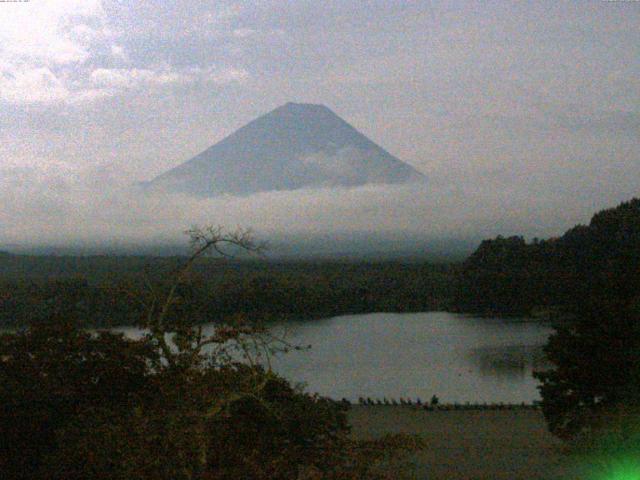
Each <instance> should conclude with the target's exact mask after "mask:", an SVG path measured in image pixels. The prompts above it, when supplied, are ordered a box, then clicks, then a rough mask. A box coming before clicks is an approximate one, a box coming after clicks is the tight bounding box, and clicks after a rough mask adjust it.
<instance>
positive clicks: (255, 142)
mask: <svg viewBox="0 0 640 480" xmlns="http://www.w3.org/2000/svg"><path fill="white" fill-rule="evenodd" d="M421 180H424V176H423V175H422V174H421V173H420V172H418V171H417V170H415V169H414V168H413V167H411V166H409V165H407V164H406V163H404V162H402V161H400V160H398V159H397V158H396V157H394V156H393V155H391V154H389V153H388V152H387V151H385V150H384V149H383V148H381V147H379V146H378V145H376V144H375V143H373V142H372V141H371V140H369V139H368V138H367V137H365V136H364V135H362V134H361V133H360V132H358V131H357V130H356V129H355V128H353V127H352V126H351V125H349V124H348V123H347V122H345V121H344V120H342V119H341V118H340V117H338V116H337V115H336V114H335V113H333V112H332V111H331V110H329V109H328V108H327V107H325V106H323V105H312V104H300V103H287V104H286V105H283V106H281V107H278V108H276V109H275V110H273V111H271V112H269V113H267V114H266V115H263V116H261V117H258V118H257V119H255V120H253V121H252V122H250V123H248V124H247V125H245V126H244V127H242V128H240V129H239V130H237V131H235V132H234V133H232V134H231V135H229V136H228V137H226V138H225V139H223V140H222V141H220V142H219V143H216V144H215V145H213V146H212V147H209V148H208V149H207V150H205V151H204V152H202V153H200V154H199V155H196V156H195V157H193V158H192V159H191V160H188V161H187V162H185V163H183V164H181V165H179V166H178V167H176V168H173V169H172V170H169V171H167V172H165V173H163V174H162V175H160V176H158V177H156V178H155V179H153V180H151V181H150V182H147V183H146V184H145V187H146V188H150V189H152V190H161V191H171V192H180V193H187V194H191V195H197V196H206V197H209V196H216V195H220V194H224V193H228V194H236V195H247V194H251V193H256V192H264V191H272V190H295V189H298V188H303V187H337V186H357V185H365V184H369V183H375V184H385V183H405V182H412V181H421Z"/></svg>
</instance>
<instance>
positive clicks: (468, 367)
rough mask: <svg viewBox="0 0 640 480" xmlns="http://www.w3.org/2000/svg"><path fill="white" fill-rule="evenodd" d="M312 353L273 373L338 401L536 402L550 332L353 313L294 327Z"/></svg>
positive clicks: (506, 324)
mask: <svg viewBox="0 0 640 480" xmlns="http://www.w3.org/2000/svg"><path fill="white" fill-rule="evenodd" d="M287 325H288V333H289V335H288V339H289V340H290V341H292V342H293V343H297V344H300V345H306V344H311V345H312V348H311V349H310V350H307V351H301V352H292V353H289V354H287V355H283V356H281V357H279V358H277V359H276V361H275V362H274V367H275V369H276V370H277V371H279V372H280V373H282V374H283V375H284V376H285V377H287V378H289V379H290V380H292V381H302V382H305V383H306V384H307V388H308V390H310V391H312V392H319V393H320V394H323V395H328V396H331V397H334V398H342V397H345V398H348V399H350V400H356V399H357V398H358V397H360V396H362V397H371V398H383V397H387V398H396V399H397V398H399V397H405V398H414V399H415V398H416V397H420V398H421V399H422V400H425V399H429V398H431V395H433V394H436V395H437V396H438V397H439V398H440V400H441V401H444V402H466V401H470V402H513V403H515V402H518V403H519V402H523V401H524V402H531V401H533V400H537V399H539V394H538V391H537V389H536V385H537V382H536V380H535V379H533V378H532V376H531V373H532V371H533V370H534V369H540V368H544V367H545V362H544V355H543V353H542V346H543V345H544V344H545V343H546V341H547V338H548V336H549V334H550V333H551V329H550V328H549V327H547V326H544V325H540V324H539V323H534V322H523V321H517V320H500V319H486V318H473V317H468V316H463V315H456V314H451V313H445V312H429V313H412V314H391V313H379V314H368V315H350V316H342V317H335V318H329V319H325V320H320V321H313V322H296V323H288V324H287Z"/></svg>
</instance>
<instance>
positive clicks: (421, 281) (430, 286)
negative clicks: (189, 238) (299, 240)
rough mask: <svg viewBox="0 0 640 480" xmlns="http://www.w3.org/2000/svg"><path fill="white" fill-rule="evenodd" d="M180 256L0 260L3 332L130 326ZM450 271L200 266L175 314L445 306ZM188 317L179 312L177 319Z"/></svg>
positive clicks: (333, 265)
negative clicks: (55, 317) (151, 287)
mask: <svg viewBox="0 0 640 480" xmlns="http://www.w3.org/2000/svg"><path fill="white" fill-rule="evenodd" d="M183 261H184V258H179V257H173V258H153V257H108V256H102V257H53V256H47V257H37V256H11V255H8V256H2V257H0V326H5V327H9V326H10V327H14V326H19V325H26V324H32V323H39V322H41V321H42V320H44V319H46V318H48V317H49V316H50V315H51V314H52V313H54V312H59V311H61V310H64V313H65V314H66V315H73V316H74V317H78V319H79V321H80V323H81V324H84V325H91V326H117V325H131V324H133V323H135V322H136V321H137V319H138V318H139V316H140V315H141V314H142V312H143V311H144V309H145V304H148V303H149V302H150V301H152V300H151V299H150V298H148V292H147V290H146V288H145V286H146V284H147V283H148V281H149V280H153V281H161V279H162V278H163V277H165V276H170V273H171V272H172V271H173V270H175V268H176V267H177V266H179V265H180V263H181V262H183ZM452 284H453V282H452V268H451V267H450V266H448V265H433V264H425V263H403V262H358V263H356V262H303V261H298V262H267V261H261V260H255V261H225V260H220V259H215V258H208V259H202V262H201V263H200V264H198V265H197V266H196V267H195V268H194V272H193V276H192V278H191V281H190V282H188V283H187V284H185V285H181V288H180V291H179V292H178V293H179V294H180V296H181V298H182V300H183V301H182V303H181V307H180V309H182V310H184V309H189V310H190V312H189V315H191V317H192V318H196V319H197V320H198V321H199V322H211V321H217V320H221V319H224V318H226V317H231V316H234V315H244V316H246V317H247V318H251V319H255V320H274V319H283V318H292V317H294V318H303V319H312V318H318V317H324V316H332V315H341V314H350V313H364V312H379V311H394V312H407V311H414V312H415V311H426V310H443V309H446V308H447V305H448V302H449V298H450V297H451V295H452V292H451V286H452ZM183 313H185V312H178V309H177V310H176V315H178V314H183Z"/></svg>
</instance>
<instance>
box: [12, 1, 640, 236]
mask: <svg viewBox="0 0 640 480" xmlns="http://www.w3.org/2000/svg"><path fill="white" fill-rule="evenodd" d="M0 10H1V11H0V187H1V190H0V202H1V203H0V205H1V207H0V242H12V243H20V242H35V241H42V242H44V241H47V242H49V241H50V242H54V241H55V242H63V241H67V240H73V239H84V240H87V239H110V238H130V239H138V240H139V239H144V238H148V237H153V238H160V237H163V236H166V235H172V233H170V232H180V231H181V230H183V229H184V228H186V227H188V226H189V225H190V224H192V223H209V222H215V223H226V224H232V225H236V224H242V225H248V226H251V225H253V226H255V227H256V228H258V229H263V230H268V229H272V230H275V229H276V228H279V229H283V230H287V231H293V230H297V231H305V232H311V233H313V232H327V231H330V230H332V229H333V230H335V231H338V230H345V229H346V230H349V229H351V230H360V231H373V230H377V229H379V230H381V231H391V230H399V231H420V232H425V235H427V234H433V235H474V236H478V235H493V234H497V233H505V234H508V233H515V232H523V233H526V234H530V235H537V236H544V235H547V234H557V233H561V232H562V231H563V230H564V229H565V228H567V227H569V226H570V225H572V224H573V223H576V222H579V221H582V222H584V221H586V220H588V218H589V215H590V214H591V213H592V212H593V211H595V210H597V209H599V208H603V207H605V206H609V205H612V204H614V203H616V202H618V201H620V200H623V199H625V198H628V197H630V196H632V195H637V194H638V193H640V192H638V187H637V182H635V181H634V179H637V178H640V167H639V165H640V140H639V138H640V136H639V135H638V131H639V129H640V120H639V119H640V110H639V107H638V105H640V82H639V81H638V78H640V62H639V59H640V32H639V31H638V29H637V25H638V24H640V5H639V4H637V3H635V2H587V3H585V2H580V3H576V4H572V3H567V2H561V3H559V2H536V3H535V4H531V3H529V2H526V3H515V4H509V3H505V2H483V3H482V4H473V5H472V4H469V3H468V2H454V1H451V2H442V3H437V4H436V3H434V4H429V3H427V2H422V1H419V2H418V1H416V2H413V1H407V2H390V1H367V2H362V1H356V0H353V1H352V0H344V1H343V0H341V1H328V2H315V1H310V0H309V1H306V0H301V1H296V2H279V1H260V2H250V1H228V2H227V1H225V2H220V1H202V0H180V1H177V2H164V1H160V0H152V1H149V2H134V1H128V0H127V1H116V0H104V1H99V0H92V1H84V0H83V1H80V0H60V1H57V2H28V3H18V4H0ZM287 101H299V102H311V103H323V104H326V105H327V106H329V107H330V108H332V110H334V111H335V112H337V113H338V114H339V115H341V116H342V117H344V118H345V119H346V120H347V121H349V122H350V123H352V124H353V125H354V126H355V127H356V128H358V129H359V130H361V131H362V132H363V133H365V134H366V135H367V136H369V137H370V138H371V139H373V140H374V141H375V142H377V143H379V144H380V145H381V146H383V147H384V148H385V149H387V150H389V151H390V152H391V153H392V154H394V155H396V156H397V157H399V158H400V159H402V160H404V161H406V162H407V163H409V164H411V165H412V166H415V167H416V168H418V169H420V170H421V171H422V172H424V173H425V174H426V175H427V176H428V178H429V180H430V181H429V184H428V186H427V187H426V188H424V189H420V190H415V189H406V188H402V187H389V188H386V187H376V188H361V189H353V190H344V191H340V192H339V193H337V194H334V193H332V192H328V191H325V190H315V191H300V192H293V193H272V194H263V195H260V196H253V197H248V198H243V199H234V198H223V199H217V200H210V201H195V200H191V199H186V198H178V199H176V198H172V199H162V198H155V199H154V198H147V199H144V200H140V199H138V198H137V197H136V198H132V196H131V194H130V192H128V191H127V190H126V188H127V186H128V185H129V184H131V183H133V182H136V181H140V180H148V179H150V178H153V177H154V176H155V175H157V174H159V173H161V172H162V171H164V170H167V169H168V168H171V167H173V166H175V165H177V164H179V163H181V162H183V161H185V160H187V159H189V158H190V157H192V156H193V155H195V154H197V153H199V152H200V151H202V150H204V149H205V148H207V147H208V146H210V145H211V144H213V143H215V142H216V141H219V140H221V139H222V138H223V137H224V136H225V135H228V134H229V133H231V132H233V131H234V130H235V129H237V128H239V127H241V126H242V125H243V124H245V123H246V122H248V121H250V120H252V119H253V118H255V117H256V116H258V115H260V114H263V113H266V112H267V111H269V110H271V109H272V108H275V107H276V106H278V105H280V104H283V103H285V102H287Z"/></svg>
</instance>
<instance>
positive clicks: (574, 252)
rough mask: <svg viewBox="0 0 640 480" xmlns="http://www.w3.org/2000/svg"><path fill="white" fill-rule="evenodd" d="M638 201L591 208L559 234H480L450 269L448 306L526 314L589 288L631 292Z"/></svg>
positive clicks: (637, 251)
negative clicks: (452, 283) (453, 272)
mask: <svg viewBox="0 0 640 480" xmlns="http://www.w3.org/2000/svg"><path fill="white" fill-rule="evenodd" d="M639 267H640V199H637V198H636V199H633V200H631V201H628V202H624V203H622V204H620V205H618V206H617V207H615V208H611V209H607V210H603V211H601V212H598V213H596V214H595V215H594V216H593V218H592V219H591V222H590V223H589V225H586V226H585V225H578V226H575V227H573V228H572V229H570V230H568V231H567V232H566V233H565V234H564V235H563V236H561V237H559V238H551V239H548V240H534V241H533V242H531V243H527V242H525V240H524V238H522V237H509V238H503V237H497V238H495V239H493V240H485V241H483V242H482V244H481V245H480V246H479V247H478V249H477V250H476V251H475V252H474V253H473V254H472V255H471V256H470V257H469V258H468V259H467V260H466V261H465V262H464V263H463V265H462V266H461V267H460V270H459V272H458V275H457V285H456V287H455V289H454V291H455V298H454V300H453V308H455V309H456V310H459V311H465V312H473V313H480V314H485V315H493V314H502V315H505V314H506V315H529V314H531V313H536V311H539V310H542V311H548V310H549V309H550V308H553V307H558V306H562V305H565V304H567V303H574V302H575V301H576V300H578V299H580V298H586V297H589V296H592V295H594V294H597V295H606V294H608V295H612V296H616V297H625V298H628V297H633V296H636V295H637V294H638V293H637V292H638V291H639V287H640V268H639Z"/></svg>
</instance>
